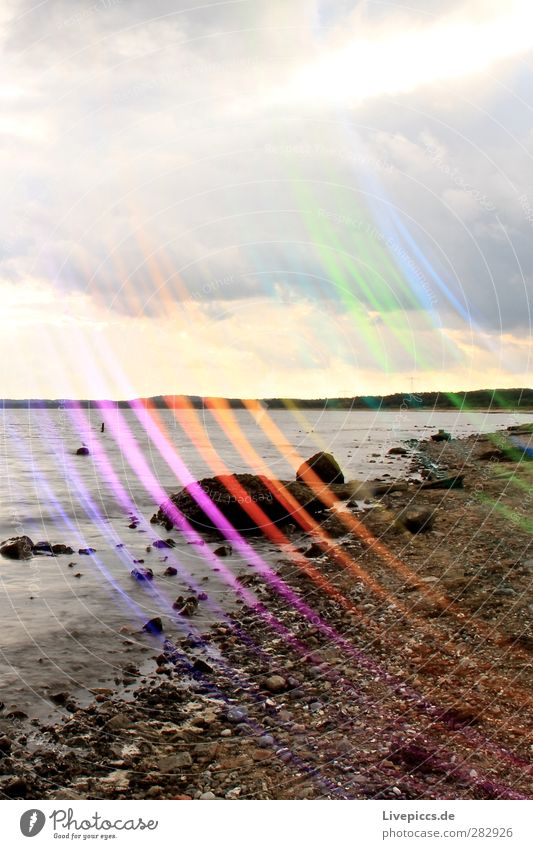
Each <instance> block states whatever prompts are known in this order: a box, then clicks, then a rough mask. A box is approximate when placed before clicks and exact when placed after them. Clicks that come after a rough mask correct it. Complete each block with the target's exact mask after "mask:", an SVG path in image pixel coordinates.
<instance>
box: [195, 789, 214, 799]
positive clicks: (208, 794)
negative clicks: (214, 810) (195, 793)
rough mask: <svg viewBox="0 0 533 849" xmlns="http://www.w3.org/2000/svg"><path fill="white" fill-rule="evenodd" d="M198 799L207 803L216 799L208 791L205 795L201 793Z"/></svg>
mask: <svg viewBox="0 0 533 849" xmlns="http://www.w3.org/2000/svg"><path fill="white" fill-rule="evenodd" d="M198 798H199V799H202V800H206V801H207V800H211V799H216V798H217V797H216V796H215V794H214V793H212V792H211V790H208V791H207V792H206V793H202V794H201V795H200V796H199V797H198Z"/></svg>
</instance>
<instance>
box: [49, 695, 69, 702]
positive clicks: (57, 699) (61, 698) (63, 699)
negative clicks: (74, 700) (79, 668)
mask: <svg viewBox="0 0 533 849" xmlns="http://www.w3.org/2000/svg"><path fill="white" fill-rule="evenodd" d="M69 699H70V696H69V694H68V693H53V694H52V695H51V696H50V701H52V702H54V704H56V705H64V704H66V702H68V700H69Z"/></svg>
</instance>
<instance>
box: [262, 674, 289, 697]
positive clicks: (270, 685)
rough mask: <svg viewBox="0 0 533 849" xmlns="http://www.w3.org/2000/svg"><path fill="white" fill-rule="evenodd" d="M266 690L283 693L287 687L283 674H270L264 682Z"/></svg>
mask: <svg viewBox="0 0 533 849" xmlns="http://www.w3.org/2000/svg"><path fill="white" fill-rule="evenodd" d="M264 687H265V690H268V692H269V693H282V692H283V690H286V689H287V682H286V680H285V678H282V677H281V675H269V677H268V678H266V679H265V682H264Z"/></svg>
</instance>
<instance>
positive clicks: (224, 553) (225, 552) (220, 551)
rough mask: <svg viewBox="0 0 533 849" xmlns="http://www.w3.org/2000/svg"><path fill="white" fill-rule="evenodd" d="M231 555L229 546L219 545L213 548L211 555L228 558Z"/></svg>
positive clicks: (231, 551)
mask: <svg viewBox="0 0 533 849" xmlns="http://www.w3.org/2000/svg"><path fill="white" fill-rule="evenodd" d="M232 553H233V549H232V547H231V545H219V547H218V548H215V550H214V551H213V554H214V555H216V557H229V556H230V555H231V554H232Z"/></svg>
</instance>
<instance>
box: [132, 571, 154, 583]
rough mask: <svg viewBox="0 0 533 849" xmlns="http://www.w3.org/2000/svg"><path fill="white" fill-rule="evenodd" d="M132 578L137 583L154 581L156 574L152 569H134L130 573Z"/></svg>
mask: <svg viewBox="0 0 533 849" xmlns="http://www.w3.org/2000/svg"><path fill="white" fill-rule="evenodd" d="M130 575H131V577H132V578H135V580H136V581H153V580H154V573H153V572H152V570H151V569H132V570H131V572H130Z"/></svg>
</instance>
